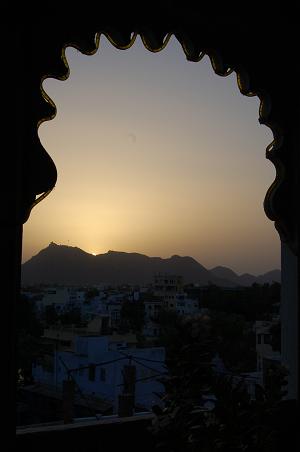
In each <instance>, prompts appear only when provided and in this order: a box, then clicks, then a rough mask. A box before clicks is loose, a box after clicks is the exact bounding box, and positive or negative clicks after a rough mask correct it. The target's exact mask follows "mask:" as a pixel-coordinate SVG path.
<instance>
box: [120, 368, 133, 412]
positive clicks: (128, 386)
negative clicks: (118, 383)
mask: <svg viewBox="0 0 300 452" xmlns="http://www.w3.org/2000/svg"><path fill="white" fill-rule="evenodd" d="M135 380H136V367H135V366H133V365H132V364H127V365H125V366H124V367H123V381H124V384H123V393H122V394H120V395H119V405H118V416H119V417H128V416H133V414H134V407H135Z"/></svg>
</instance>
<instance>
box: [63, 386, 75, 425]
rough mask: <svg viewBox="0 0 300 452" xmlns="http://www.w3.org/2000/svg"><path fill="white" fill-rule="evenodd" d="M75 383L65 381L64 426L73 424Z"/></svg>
mask: <svg viewBox="0 0 300 452" xmlns="http://www.w3.org/2000/svg"><path fill="white" fill-rule="evenodd" d="M74 397H75V383H74V380H73V379H71V378H69V379H68V380H64V381H63V418H64V424H71V423H72V422H73V418H74Z"/></svg>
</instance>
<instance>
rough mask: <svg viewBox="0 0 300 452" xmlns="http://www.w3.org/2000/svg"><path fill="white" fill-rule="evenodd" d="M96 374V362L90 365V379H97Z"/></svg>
mask: <svg viewBox="0 0 300 452" xmlns="http://www.w3.org/2000/svg"><path fill="white" fill-rule="evenodd" d="M95 374H96V366H95V364H90V365H89V380H90V381H95Z"/></svg>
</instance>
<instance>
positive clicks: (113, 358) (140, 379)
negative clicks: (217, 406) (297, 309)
mask: <svg viewBox="0 0 300 452" xmlns="http://www.w3.org/2000/svg"><path fill="white" fill-rule="evenodd" d="M23 293H25V294H26V295H27V296H29V297H31V298H33V299H34V304H35V309H36V313H37V315H38V316H39V317H40V318H41V319H42V318H43V316H44V313H45V310H47V307H49V306H51V307H52V309H53V308H54V309H55V312H56V313H57V314H58V315H60V314H63V313H66V312H70V311H72V310H74V309H75V308H76V309H77V310H78V311H79V312H80V316H81V319H82V323H81V324H80V325H68V326H66V325H61V324H55V325H51V326H49V325H45V329H44V333H43V336H42V338H41V343H40V346H41V353H40V357H39V358H38V359H37V360H36V361H35V362H34V363H33V367H32V376H33V381H34V384H33V385H32V387H31V388H27V391H32V394H33V393H35V394H39V395H42V394H43V392H44V393H48V394H49V391H50V390H51V391H53V392H54V393H55V394H58V393H61V394H62V393H63V388H64V384H65V382H66V381H72V382H73V384H74V387H75V391H77V392H78V393H79V395H81V396H85V397H89V398H90V400H91V401H90V403H91V404H92V405H93V406H94V410H95V411H98V412H99V413H100V414H101V413H102V414H103V413H111V414H116V413H118V411H119V410H120V406H121V405H122V400H123V399H124V397H125V398H126V394H127V395H128V394H131V402H132V404H133V407H134V410H135V411H140V412H141V411H149V410H151V408H152V407H153V406H154V405H162V401H161V400H162V396H163V393H164V385H163V384H162V382H161V381H160V380H161V377H162V376H165V375H167V372H168V369H167V367H166V365H165V349H164V347H159V346H155V339H157V337H158V336H159V335H160V325H159V314H160V312H161V311H162V310H167V311H174V312H176V313H177V314H178V315H180V316H185V317H194V316H198V315H199V314H202V313H207V309H201V307H200V302H199V299H197V298H189V297H188V295H187V294H186V293H185V291H184V286H183V280H182V277H181V276H178V275H167V274H156V275H155V277H154V283H153V284H152V285H151V287H144V288H138V287H129V286H126V287H123V288H118V289H116V288H112V287H104V286H99V287H96V288H93V289H92V290H91V288H75V287H51V288H50V287H44V288H43V289H42V290H41V291H40V292H39V293H37V291H36V290H35V291H34V293H31V292H29V291H27V292H26V291H25V290H24V292H23ZM125 301H126V302H129V303H133V304H138V303H142V304H143V308H144V324H143V328H142V336H143V339H144V340H143V342H142V344H141V343H140V342H139V340H138V338H137V334H136V331H129V332H127V333H126V334H121V332H120V330H119V325H120V323H121V321H122V305H123V303H124V302H125ZM276 322H277V323H278V322H279V317H276V318H275V317H274V318H273V319H272V320H271V321H257V322H255V324H254V329H255V333H256V352H257V368H256V369H253V372H250V373H247V374H241V375H235V376H233V377H234V378H233V381H235V382H236V383H238V382H239V381H241V379H242V380H243V381H244V382H245V384H246V386H247V389H248V392H249V394H250V395H251V397H252V398H255V388H256V385H260V386H264V384H265V375H266V372H267V369H268V367H269V366H270V364H272V363H280V361H281V357H280V353H279V352H277V351H274V350H273V349H272V346H271V340H270V334H271V333H270V330H271V328H272V326H273V325H274V324H276ZM213 366H214V368H215V371H216V372H218V373H220V374H230V372H227V370H226V369H225V367H224V365H223V363H222V360H221V359H220V358H219V357H218V355H216V356H215V358H214V360H213ZM129 387H130V390H129V389H128V388H129ZM95 407H96V408H95Z"/></svg>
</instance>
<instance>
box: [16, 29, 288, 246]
mask: <svg viewBox="0 0 300 452" xmlns="http://www.w3.org/2000/svg"><path fill="white" fill-rule="evenodd" d="M102 34H103V35H105V36H106V38H107V39H108V40H109V41H110V42H111V44H112V45H114V46H115V47H116V48H118V49H121V50H125V49H128V48H130V47H131V46H132V45H133V44H134V42H135V40H136V37H137V35H138V34H139V35H140V37H141V39H142V42H143V44H144V46H145V48H146V49H147V50H149V51H151V52H159V51H161V50H162V49H164V48H165V47H166V45H167V44H168V42H169V40H170V37H171V36H172V35H173V34H174V35H175V37H176V38H177V40H178V41H179V43H180V44H181V46H182V49H183V52H184V54H185V56H186V58H187V60H189V61H194V62H199V61H200V60H201V59H202V58H203V56H204V55H208V56H209V58H210V61H211V64H212V67H213V70H214V72H215V73H216V74H218V75H220V76H223V77H226V76H228V75H229V74H231V73H232V72H233V71H234V72H235V73H236V76H237V83H238V87H239V90H240V92H241V93H242V94H243V95H246V96H258V97H259V99H260V108H259V122H260V123H261V124H264V125H266V126H268V127H269V128H270V129H271V130H272V132H273V137H274V140H273V141H272V143H270V144H269V146H268V147H267V149H266V158H268V159H269V160H270V161H271V162H272V163H273V164H274V166H275V169H276V177H275V180H274V182H273V183H272V185H271V186H270V188H269V189H268V191H267V193H266V196H265V200H264V209H265V213H266V215H267V216H268V218H269V219H270V220H272V221H274V222H275V227H276V228H277V230H278V232H279V234H280V238H281V240H283V241H287V242H288V244H289V246H290V247H291V249H292V250H293V251H294V252H296V244H295V242H294V241H293V234H292V231H291V227H290V225H289V223H288V221H287V218H286V217H285V215H284V211H283V209H282V204H283V201H282V199H283V198H284V190H285V186H286V174H287V172H286V168H285V161H284V159H283V158H282V155H283V150H284V131H283V129H282V127H281V125H280V124H279V123H278V121H277V120H276V115H275V118H273V114H272V113H273V111H272V101H271V96H270V94H269V93H268V92H267V91H266V90H265V89H264V88H263V87H260V86H259V83H258V82H257V80H256V78H255V77H252V76H251V71H250V70H249V68H246V67H245V66H244V65H243V64H241V62H240V60H239V58H236V60H235V58H234V55H232V54H230V52H228V51H227V50H226V49H224V48H223V49H222V48H221V47H220V48H218V47H217V46H213V47H208V46H207V45H203V46H202V45H200V44H199V40H198V39H197V37H195V35H192V34H190V33H188V32H186V31H177V32H165V31H161V32H159V31H157V30H155V29H153V30H152V29H147V30H142V31H134V32H132V31H130V30H125V29H124V30H121V29H111V28H110V29H109V30H102V31H101V32H99V31H98V30H94V31H89V32H74V33H71V34H70V33H69V34H67V33H65V34H64V33H62V36H61V37H60V48H58V47H57V43H56V45H55V46H53V47H52V48H51V46H48V49H50V50H51V54H50V55H49V54H48V58H47V59H44V60H43V59H42V61H41V64H40V67H39V74H40V81H39V92H37V91H36V92H35V97H34V99H33V113H34V117H33V119H34V125H33V128H32V135H33V139H34V142H35V143H36V148H35V149H36V153H37V154H40V156H42V155H43V156H44V157H45V156H47V165H46V166H47V168H48V170H47V171H46V174H44V178H43V183H42V184H40V185H41V186H39V187H38V188H37V187H35V186H34V185H32V186H31V187H29V189H27V192H29V196H27V198H26V200H25V202H24V206H23V207H24V208H23V212H24V215H23V222H25V221H26V220H27V219H28V217H29V215H30V211H31V209H32V208H33V207H34V206H35V205H36V204H37V203H38V202H40V201H41V200H42V199H44V198H45V197H46V196H47V195H48V194H49V193H50V192H51V190H52V189H53V187H54V186H55V182H56V169H55V165H54V163H53V162H52V160H51V159H50V157H49V155H48V154H47V153H46V151H45V149H44V148H43V146H42V145H41V143H40V140H39V138H38V134H37V131H38V128H39V126H40V125H41V124H42V123H43V122H44V121H48V120H51V119H53V118H54V117H55V115H56V106H55V104H54V102H53V101H52V99H51V98H50V97H49V96H48V95H47V93H46V92H45V91H44V89H43V87H42V83H43V81H44V80H45V79H46V78H49V77H51V78H55V79H58V80H66V79H67V78H68V76H69V73H70V70H69V66H68V63H67V59H66V56H65V50H66V48H67V47H70V46H71V47H74V48H76V49H77V50H79V51H80V52H82V53H83V54H85V55H93V54H95V53H96V52H97V50H98V48H99V45H100V39H101V35H102ZM40 193H42V195H41V196H39V197H36V196H37V195H38V194H40Z"/></svg>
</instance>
